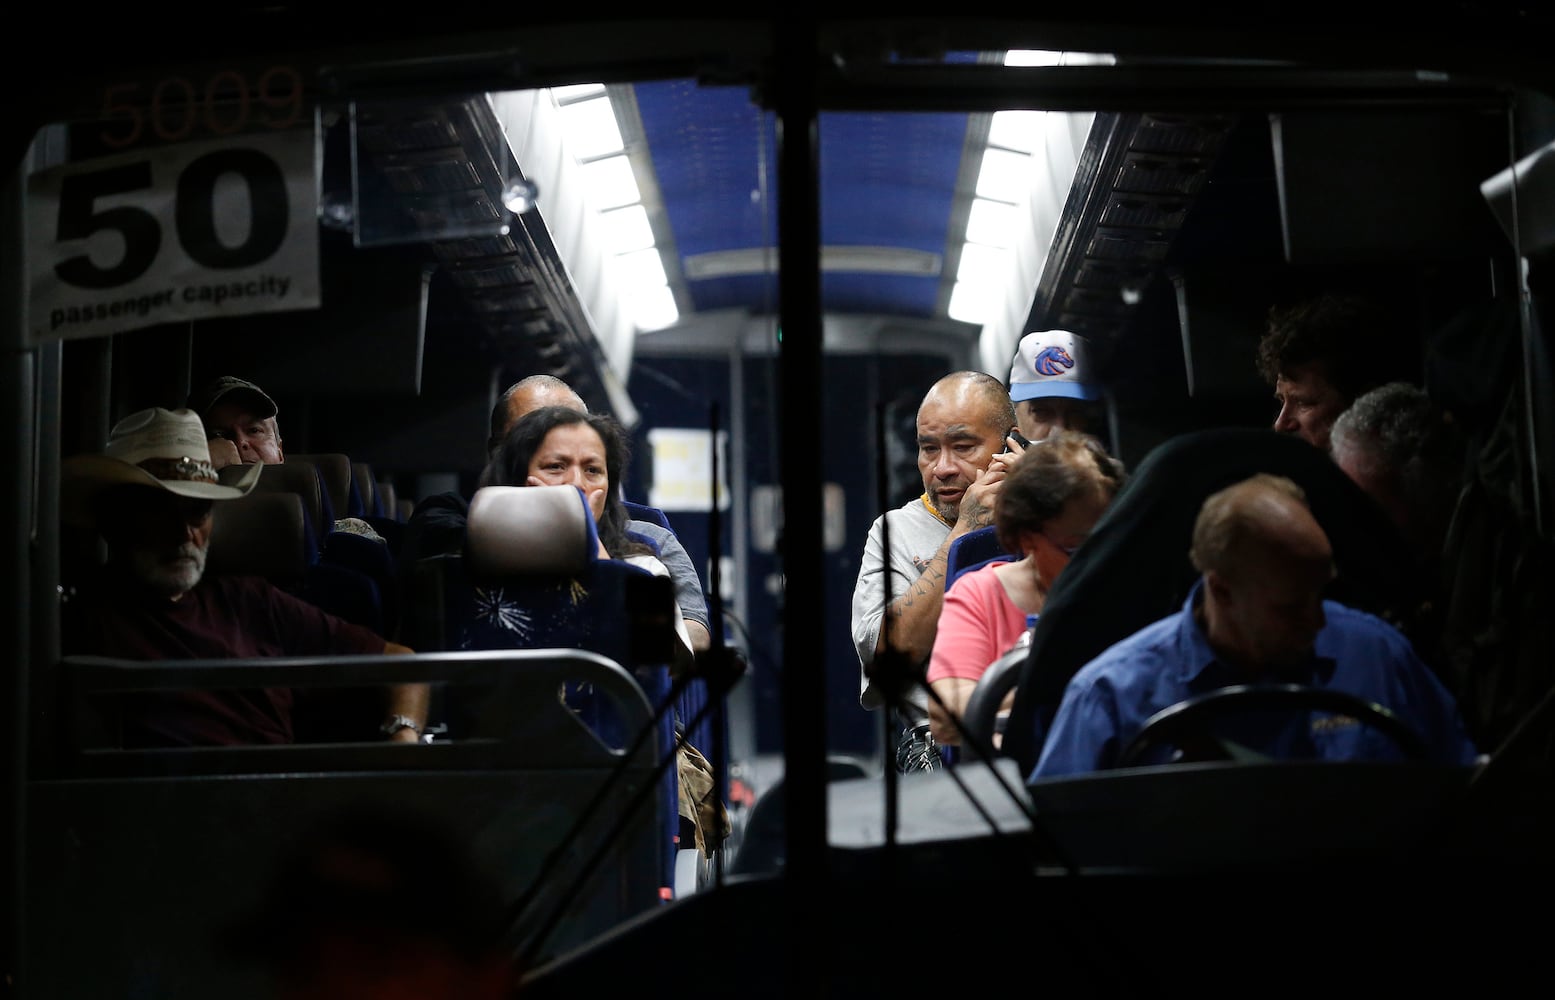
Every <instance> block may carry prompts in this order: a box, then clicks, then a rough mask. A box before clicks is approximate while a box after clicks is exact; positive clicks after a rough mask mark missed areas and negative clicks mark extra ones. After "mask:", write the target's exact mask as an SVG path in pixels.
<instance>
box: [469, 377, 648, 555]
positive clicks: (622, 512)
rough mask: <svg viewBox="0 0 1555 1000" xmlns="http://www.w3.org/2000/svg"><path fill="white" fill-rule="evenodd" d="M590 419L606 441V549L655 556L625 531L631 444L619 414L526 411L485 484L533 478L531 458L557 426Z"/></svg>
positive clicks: (602, 530) (602, 520)
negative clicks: (624, 495)
mask: <svg viewBox="0 0 1555 1000" xmlns="http://www.w3.org/2000/svg"><path fill="white" fill-rule="evenodd" d="M574 424H587V425H588V426H590V427H592V428H594V431H595V432H596V433H597V434H598V435H599V439H600V440H601V441H603V442H604V443H605V475H606V478H607V479H609V485H608V487H607V488H606V489H605V510H604V512H603V513H602V514H600V517H599V523H598V525H597V529H598V531H599V539H600V541H602V542H604V544H605V551H607V552H609V553H610V554H611V555H612V556H615V557H616V558H620V557H622V556H630V555H654V554H655V553H654V551H653V548H652V547H651V546H649V545H645V544H643V543H642V542H639V541H637V540H636V539H634V538H632V537H631V536H629V535H628V534H627V533H626V522H627V513H626V505H625V504H623V503H622V502H621V494H620V488H621V483H622V481H623V478H624V477H625V475H626V463H627V461H628V460H629V459H630V457H631V446H630V444H629V443H628V442H627V437H626V433H625V431H623V430H622V429H621V425H620V424H618V423H616V421H615V420H614V419H612V418H611V417H609V416H606V415H605V414H602V413H583V412H582V411H580V410H574V409H572V408H571V407H568V406H542V407H540V408H539V409H538V410H531V411H530V412H529V413H526V414H524V415H523V416H522V417H520V418H519V419H518V421H517V422H515V423H514V424H513V426H512V427H511V428H509V429H508V432H507V436H506V437H504V438H503V439H502V444H501V445H499V446H498V447H497V451H496V453H495V454H494V455H492V457H491V461H490V462H487V463H486V468H485V469H484V470H482V472H481V477H480V483H479V485H481V486H524V485H526V484H527V483H528V481H529V461H530V459H532V458H534V454H535V452H537V451H539V450H540V445H541V443H542V442H543V441H544V440H545V436H546V435H547V434H549V433H550V432H551V431H552V430H553V429H555V428H557V427H568V426H572V425H574Z"/></svg>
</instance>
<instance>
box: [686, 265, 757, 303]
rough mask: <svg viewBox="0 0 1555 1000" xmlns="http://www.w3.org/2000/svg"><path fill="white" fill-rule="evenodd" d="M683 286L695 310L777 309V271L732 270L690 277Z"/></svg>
mask: <svg viewBox="0 0 1555 1000" xmlns="http://www.w3.org/2000/svg"><path fill="white" fill-rule="evenodd" d="M686 287H687V288H689V289H690V290H691V297H692V299H693V300H694V301H695V302H696V307H697V309H698V310H699V311H708V310H713V309H745V310H747V311H750V312H753V313H776V312H777V311H778V283H777V273H776V272H773V273H770V274H733V275H729V276H727V277H722V278H703V279H702V280H700V281H690V282H687V283H686Z"/></svg>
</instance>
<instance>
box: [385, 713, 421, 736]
mask: <svg viewBox="0 0 1555 1000" xmlns="http://www.w3.org/2000/svg"><path fill="white" fill-rule="evenodd" d="M401 729H409V730H410V731H412V732H414V733H415V734H416V735H417V736H420V735H421V724H420V723H419V722H417V721H416V720H415V719H412V718H411V717H410V716H408V715H391V716H389V717H388V718H387V719H385V720H384V722H383V725H381V726H379V727H378V731H379V732H380V733H382V734H383V735H385V736H393V735H394V734H395V733H397V732H399V731H400V730H401Z"/></svg>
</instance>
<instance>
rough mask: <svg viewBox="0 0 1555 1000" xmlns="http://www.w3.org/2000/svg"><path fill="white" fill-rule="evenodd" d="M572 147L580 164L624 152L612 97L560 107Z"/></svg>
mask: <svg viewBox="0 0 1555 1000" xmlns="http://www.w3.org/2000/svg"><path fill="white" fill-rule="evenodd" d="M558 110H560V112H561V116H562V121H563V123H564V127H565V128H566V130H567V140H568V145H569V147H570V149H571V152H572V155H573V156H574V157H575V158H577V159H578V160H592V159H594V158H595V157H597V156H604V155H606V154H608V153H619V152H621V150H622V149H623V148H624V144H623V143H622V140H621V128H620V126H619V125H617V124H616V113H615V108H613V107H612V106H611V104H610V99H609V98H608V97H603V96H601V97H597V98H594V99H593V100H587V101H578V102H576V103H573V104H563V105H560V106H559V109H558Z"/></svg>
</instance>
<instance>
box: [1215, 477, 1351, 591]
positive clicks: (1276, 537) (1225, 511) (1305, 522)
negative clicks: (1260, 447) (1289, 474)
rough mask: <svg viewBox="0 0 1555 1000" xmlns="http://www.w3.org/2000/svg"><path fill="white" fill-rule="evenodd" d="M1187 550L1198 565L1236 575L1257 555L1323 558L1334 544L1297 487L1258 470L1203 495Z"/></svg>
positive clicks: (1327, 559)
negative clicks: (1218, 490) (1205, 497)
mask: <svg viewBox="0 0 1555 1000" xmlns="http://www.w3.org/2000/svg"><path fill="white" fill-rule="evenodd" d="M1189 555H1190V557H1191V558H1192V559H1193V565H1194V567H1195V568H1197V569H1199V570H1200V571H1205V572H1207V571H1210V570H1213V571H1215V572H1217V573H1220V574H1222V575H1225V576H1232V577H1235V576H1240V575H1242V574H1243V572H1245V570H1246V569H1247V568H1248V566H1249V565H1250V564H1251V563H1252V562H1253V561H1254V560H1255V558H1256V557H1258V556H1262V555H1271V556H1278V557H1280V558H1282V559H1287V560H1298V561H1302V562H1312V561H1315V562H1321V563H1324V564H1327V563H1328V562H1330V561H1331V560H1332V559H1333V550H1332V549H1331V548H1330V546H1329V544H1328V536H1327V535H1326V534H1325V533H1324V532H1323V528H1322V526H1321V525H1319V524H1318V523H1317V519H1316V518H1314V517H1313V516H1312V512H1311V510H1309V509H1308V508H1307V498H1306V494H1305V493H1303V492H1302V490H1301V487H1299V486H1297V485H1296V484H1295V483H1294V482H1293V481H1291V480H1290V479H1287V478H1285V477H1284V476H1271V475H1267V474H1262V473H1260V474H1259V475H1256V476H1253V477H1251V478H1249V479H1244V480H1242V481H1241V482H1239V483H1234V484H1232V485H1231V486H1228V487H1226V488H1225V489H1223V490H1221V491H1220V492H1218V493H1215V494H1213V495H1211V496H1210V497H1209V499H1207V500H1205V501H1204V505H1203V506H1202V507H1201V508H1199V517H1198V520H1197V521H1195V522H1194V525H1193V549H1192V550H1191V552H1190V553H1189Z"/></svg>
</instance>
